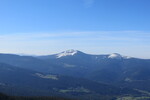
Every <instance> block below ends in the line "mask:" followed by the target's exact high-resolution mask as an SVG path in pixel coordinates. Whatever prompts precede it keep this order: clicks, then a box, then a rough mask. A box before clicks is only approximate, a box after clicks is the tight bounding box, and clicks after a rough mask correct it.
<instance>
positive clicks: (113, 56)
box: [108, 53, 122, 59]
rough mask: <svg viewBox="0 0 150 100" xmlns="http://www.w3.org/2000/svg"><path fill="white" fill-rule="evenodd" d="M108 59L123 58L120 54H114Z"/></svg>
mask: <svg viewBox="0 0 150 100" xmlns="http://www.w3.org/2000/svg"><path fill="white" fill-rule="evenodd" d="M108 58H115V59H121V58H122V56H121V55H120V54H118V53H113V54H110V55H109V56H108Z"/></svg>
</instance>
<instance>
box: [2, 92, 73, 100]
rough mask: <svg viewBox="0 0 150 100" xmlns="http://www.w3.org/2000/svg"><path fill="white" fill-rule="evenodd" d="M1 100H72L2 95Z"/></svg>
mask: <svg viewBox="0 0 150 100" xmlns="http://www.w3.org/2000/svg"><path fill="white" fill-rule="evenodd" d="M0 100H71V99H66V98H61V97H19V96H8V95H5V94H2V93H0Z"/></svg>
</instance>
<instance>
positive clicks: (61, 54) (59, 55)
mask: <svg viewBox="0 0 150 100" xmlns="http://www.w3.org/2000/svg"><path fill="white" fill-rule="evenodd" d="M78 52H79V51H78V50H74V49H70V50H66V51H63V52H61V53H59V54H57V55H56V57H57V58H61V57H64V56H73V55H75V54H77V53H78Z"/></svg>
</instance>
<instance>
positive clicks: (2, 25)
mask: <svg viewBox="0 0 150 100" xmlns="http://www.w3.org/2000/svg"><path fill="white" fill-rule="evenodd" d="M149 5H150V0H0V41H1V42H0V47H1V48H0V52H1V53H25V54H38V55H42V54H52V53H57V52H61V51H63V50H67V49H78V50H81V51H84V52H86V53H92V54H103V53H105V54H106V53H114V52H118V53H120V54H123V55H128V56H134V57H142V58H150V52H149V51H150V27H149V26H150V6H149Z"/></svg>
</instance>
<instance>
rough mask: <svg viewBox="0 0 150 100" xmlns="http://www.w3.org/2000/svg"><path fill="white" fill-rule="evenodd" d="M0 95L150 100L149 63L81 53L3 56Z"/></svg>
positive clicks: (143, 60)
mask: <svg viewBox="0 0 150 100" xmlns="http://www.w3.org/2000/svg"><path fill="white" fill-rule="evenodd" d="M0 91H1V92H4V93H7V94H12V93H13V94H12V95H33V96H34V95H38V96H39V95H41V96H51V95H56V96H64V97H71V98H77V97H78V98H82V99H83V98H84V99H85V98H88V97H89V96H91V97H92V98H94V99H93V100H99V98H100V97H101V98H105V99H106V98H109V99H106V100H110V98H111V99H112V98H116V97H118V96H126V95H132V96H147V97H149V96H150V93H149V92H150V59H139V58H133V57H128V56H122V55H120V54H118V53H113V54H107V55H106V54H105V55H91V54H86V53H83V52H81V51H78V50H67V51H64V52H61V53H58V54H53V55H47V56H20V55H14V54H0ZM108 95H109V97H108ZM84 99H83V100H84Z"/></svg>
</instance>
